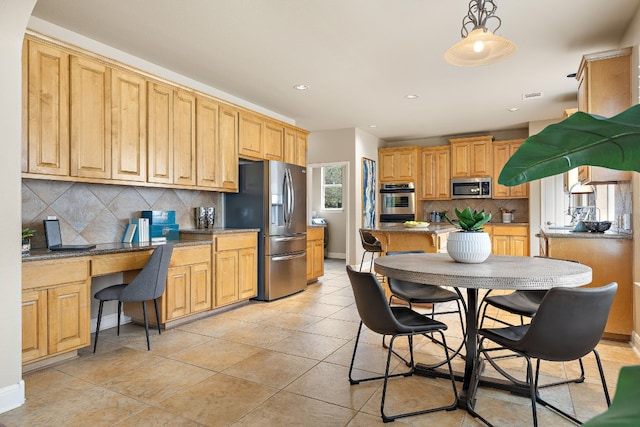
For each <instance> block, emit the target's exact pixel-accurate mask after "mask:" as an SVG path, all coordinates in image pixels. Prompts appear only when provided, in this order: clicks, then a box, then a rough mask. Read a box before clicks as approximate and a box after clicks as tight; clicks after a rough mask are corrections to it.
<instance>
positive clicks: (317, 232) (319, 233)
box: [307, 227, 324, 241]
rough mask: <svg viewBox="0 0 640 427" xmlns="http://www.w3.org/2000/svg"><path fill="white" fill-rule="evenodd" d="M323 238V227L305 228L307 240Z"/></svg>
mask: <svg viewBox="0 0 640 427" xmlns="http://www.w3.org/2000/svg"><path fill="white" fill-rule="evenodd" d="M311 240H324V228H320V227H314V228H307V241H311Z"/></svg>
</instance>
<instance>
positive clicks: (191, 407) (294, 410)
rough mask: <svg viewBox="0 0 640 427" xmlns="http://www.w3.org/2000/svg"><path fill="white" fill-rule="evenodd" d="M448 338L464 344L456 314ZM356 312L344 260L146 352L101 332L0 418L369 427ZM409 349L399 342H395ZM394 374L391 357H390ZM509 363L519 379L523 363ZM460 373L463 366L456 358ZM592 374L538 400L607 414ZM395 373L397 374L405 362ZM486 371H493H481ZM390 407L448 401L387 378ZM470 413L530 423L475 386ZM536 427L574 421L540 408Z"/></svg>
mask: <svg viewBox="0 0 640 427" xmlns="http://www.w3.org/2000/svg"><path fill="white" fill-rule="evenodd" d="M445 321H446V322H447V323H448V324H449V325H450V328H449V330H448V331H447V339H448V340H449V342H450V343H451V344H452V345H455V344H458V343H460V341H461V340H460V336H461V333H460V331H459V326H458V322H457V319H456V317H455V315H449V317H447V318H446V319H445ZM358 322H359V317H358V314H357V311H356V308H355V305H354V302H353V295H352V293H351V288H350V285H349V282H348V279H347V277H346V273H345V267H344V262H343V261H339V260H327V263H326V266H325V275H324V276H323V277H322V278H321V279H320V281H319V282H318V283H316V284H313V285H310V286H309V287H308V288H307V290H306V291H305V292H302V293H300V294H297V295H295V296H292V297H289V298H285V299H282V300H279V301H274V302H270V303H261V302H252V303H250V304H247V305H245V306H242V307H239V308H237V309H234V310H231V311H227V312H224V313H220V314H218V315H215V316H212V317H209V318H206V319H203V320H199V321H196V322H193V323H189V324H186V325H183V326H180V327H177V328H174V329H172V330H168V331H166V332H164V333H163V334H162V335H161V336H158V335H157V334H153V335H152V337H151V338H152V342H151V351H150V352H149V351H146V344H145V339H144V330H143V329H142V328H141V327H139V326H135V325H126V326H125V327H124V328H123V330H122V331H121V335H120V336H119V337H118V336H116V334H115V328H114V329H110V330H106V331H104V332H103V333H102V334H101V336H100V342H99V344H98V352H97V353H96V354H93V353H92V352H91V348H90V347H87V348H85V349H83V350H81V351H80V355H79V357H78V358H76V359H74V360H71V361H69V362H66V363H63V364H60V365H57V366H54V367H50V368H47V369H44V370H40V371H37V372H33V373H28V374H26V375H25V376H24V380H25V383H26V397H27V401H26V403H25V404H24V405H23V406H22V407H20V408H17V409H14V410H12V411H9V412H6V413H4V414H0V424H4V425H6V426H10V427H13V426H54V425H55V426H162V425H167V426H169V425H170V426H228V425H233V426H258V425H259V426H354V427H355V426H372V425H382V421H381V418H380V414H379V407H380V396H381V385H382V384H381V382H380V381H375V382H366V383H361V384H359V385H354V386H350V385H349V381H348V380H347V373H348V367H349V363H350V360H351V354H352V351H353V344H354V339H355V336H356V332H357V327H358ZM362 343H363V344H362V345H361V348H360V349H361V351H362V352H361V353H359V357H358V359H357V361H356V367H357V368H358V369H360V370H358V371H357V372H356V374H358V375H367V374H371V372H381V371H382V369H384V362H385V355H386V352H385V350H384V349H382V346H381V341H380V338H379V336H377V335H375V334H373V333H372V332H370V331H367V332H366V333H365V334H364V336H363V338H362ZM398 346H399V348H401V349H403V350H405V351H406V349H407V346H406V343H404V342H401V341H400V340H398ZM415 349H416V358H417V360H418V361H422V362H429V361H433V360H435V358H436V357H437V355H440V354H441V351H442V350H441V348H440V347H438V346H436V345H434V344H433V343H430V342H428V341H427V340H426V339H422V340H417V341H416V344H415ZM598 349H599V351H600V354H601V356H602V359H603V363H604V365H605V370H606V375H607V381H608V383H609V389H610V390H611V393H612V394H613V391H614V390H615V385H616V379H617V375H618V370H619V368H620V367H621V366H623V365H631V364H638V363H640V358H639V357H638V356H637V355H636V354H635V353H634V351H632V350H631V349H630V348H629V346H628V345H626V344H622V343H614V342H602V343H601V344H600V345H599V347H598ZM393 363H394V367H398V361H397V359H394V360H393ZM505 363H506V364H507V365H508V366H509V368H510V369H512V370H513V372H519V373H522V372H523V369H524V365H523V363H522V361H521V360H517V359H510V360H506V361H505ZM454 364H455V367H456V368H458V369H460V368H461V367H462V364H463V361H462V360H461V359H460V358H457V359H456V360H455V362H454ZM585 365H586V369H587V379H586V381H585V383H583V384H571V385H563V386H558V387H553V388H549V389H544V390H543V391H542V395H543V397H546V398H548V399H549V400H550V401H552V402H555V403H557V404H558V405H560V406H561V407H563V408H566V409H568V410H569V411H571V412H574V413H575V414H577V416H578V417H579V418H581V419H588V418H590V417H592V416H593V415H595V414H597V413H600V412H601V411H603V410H604V409H605V407H606V405H605V402H604V397H603V395H602V389H601V388H600V385H599V380H598V376H597V372H596V368H595V363H594V361H593V357H591V356H589V357H587V358H586V360H585ZM400 368H401V367H400ZM577 369H578V365H577V363H575V362H574V363H567V364H562V363H546V364H543V370H544V374H543V377H544V379H545V380H546V379H553V378H558V377H559V378H566V377H567V376H571V375H575V374H576V372H577ZM486 373H488V374H491V372H490V370H489V369H487V370H486ZM388 393H389V394H388V397H387V402H388V410H389V411H390V412H394V411H395V412H398V411H409V410H415V409H418V407H419V405H439V404H442V403H443V402H447V401H451V400H452V391H451V389H450V384H449V383H447V382H446V381H445V380H435V379H428V378H422V377H415V376H414V377H410V378H402V377H401V378H397V379H394V380H391V381H390V385H389V391H388ZM476 409H477V411H478V412H479V413H480V414H482V415H483V416H484V417H485V418H487V419H488V420H490V421H491V422H492V423H493V424H494V425H496V426H516V425H517V426H526V425H531V424H532V419H531V409H530V405H529V401H528V400H527V399H526V398H523V397H519V396H514V395H510V394H508V393H505V392H501V391H497V390H493V389H486V388H481V389H480V390H479V391H478V394H477V404H476ZM539 417H540V418H539V419H540V424H541V425H546V426H565V425H572V424H571V423H569V422H567V421H565V420H564V419H563V418H560V417H559V416H557V415H556V414H554V413H552V412H550V411H549V410H547V409H545V408H539ZM396 424H400V425H405V424H408V425H413V426H423V425H424V426H427V425H429V426H477V425H481V424H480V423H479V422H478V421H477V420H476V419H474V418H473V417H471V416H470V415H468V414H467V413H466V412H464V411H462V410H456V411H452V412H439V413H435V414H427V415H421V416H416V417H411V418H405V419H402V420H398V421H396Z"/></svg>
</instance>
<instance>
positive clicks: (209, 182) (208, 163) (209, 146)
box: [196, 97, 222, 188]
mask: <svg viewBox="0 0 640 427" xmlns="http://www.w3.org/2000/svg"><path fill="white" fill-rule="evenodd" d="M219 110H220V106H219V105H218V103H217V102H214V101H211V100H209V99H207V98H203V97H198V99H197V100H196V152H197V153H198V156H197V157H198V161H197V164H196V177H197V179H196V184H197V185H199V186H201V187H211V188H216V187H220V186H221V183H220V181H221V180H222V171H221V170H219V164H220V162H219V161H218V160H217V159H216V156H217V155H218V153H219V151H220V149H219V146H220V143H219V139H218V112H219Z"/></svg>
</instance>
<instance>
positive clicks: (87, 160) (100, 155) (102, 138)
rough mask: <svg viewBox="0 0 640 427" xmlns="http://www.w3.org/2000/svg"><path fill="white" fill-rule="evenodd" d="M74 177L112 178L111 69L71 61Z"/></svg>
mask: <svg viewBox="0 0 640 427" xmlns="http://www.w3.org/2000/svg"><path fill="white" fill-rule="evenodd" d="M70 67H71V71H70V77H71V84H70V87H71V90H70V99H71V100H70V105H71V113H70V124H71V130H70V136H71V176H77V177H83V178H102V179H108V178H111V69H110V68H109V67H107V66H106V65H105V64H103V63H101V62H98V61H94V60H91V59H88V58H82V57H77V56H71V60H70Z"/></svg>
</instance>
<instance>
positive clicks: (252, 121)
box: [238, 111, 264, 160]
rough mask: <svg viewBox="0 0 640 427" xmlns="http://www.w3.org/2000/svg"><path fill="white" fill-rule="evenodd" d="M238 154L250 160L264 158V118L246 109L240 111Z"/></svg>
mask: <svg viewBox="0 0 640 427" xmlns="http://www.w3.org/2000/svg"><path fill="white" fill-rule="evenodd" d="M239 120H240V121H239V140H238V155H239V156H240V157H243V158H247V159H252V160H261V159H263V158H264V120H263V119H262V118H261V117H260V116H258V115H256V114H251V113H248V112H246V111H240V118H239Z"/></svg>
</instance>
